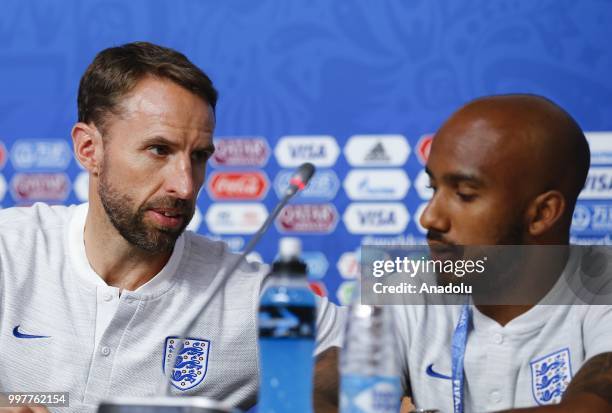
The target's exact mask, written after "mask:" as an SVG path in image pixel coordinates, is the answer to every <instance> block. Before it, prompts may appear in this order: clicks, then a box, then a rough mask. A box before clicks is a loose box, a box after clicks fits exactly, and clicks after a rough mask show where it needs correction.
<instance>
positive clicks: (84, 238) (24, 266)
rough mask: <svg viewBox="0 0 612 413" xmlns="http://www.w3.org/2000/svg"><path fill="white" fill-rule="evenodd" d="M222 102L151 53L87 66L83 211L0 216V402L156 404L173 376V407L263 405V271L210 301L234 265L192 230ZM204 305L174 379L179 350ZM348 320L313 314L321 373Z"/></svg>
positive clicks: (130, 53) (78, 147)
mask: <svg viewBox="0 0 612 413" xmlns="http://www.w3.org/2000/svg"><path fill="white" fill-rule="evenodd" d="M216 100H217V92H216V91H215V89H214V87H213V85H212V83H211V81H210V79H209V78H208V77H207V76H206V75H205V74H204V73H203V72H202V71H201V70H200V69H199V68H197V67H196V66H195V65H193V64H192V63H191V62H190V61H189V60H188V59H187V58H186V57H185V56H184V55H182V54H180V53H178V52H176V51H174V50H171V49H167V48H164V47H160V46H156V45H153V44H150V43H144V42H139V43H131V44H126V45H124V46H120V47H113V48H109V49H106V50H104V51H102V52H101V53H99V54H98V55H97V56H96V58H95V59H94V61H93V62H92V63H91V65H90V66H89V67H88V68H87V70H86V72H85V74H84V75H83V77H82V79H81V83H80V87H79V95H78V116H79V119H78V123H76V124H75V125H74V127H73V129H72V139H73V144H74V153H75V156H76V158H77V159H78V161H79V162H80V163H81V165H82V166H83V167H84V168H85V169H86V170H87V171H88V172H89V203H88V204H83V205H79V206H71V207H63V206H53V207H51V206H48V205H45V204H35V205H34V206H32V207H29V208H11V209H7V210H3V211H2V212H0V294H1V305H0V326H1V327H2V328H1V332H0V348H1V349H2V359H1V360H0V390H2V391H21V392H34V391H36V392H41V391H62V392H69V396H70V408H71V409H72V410H73V411H92V410H94V409H95V408H96V407H97V404H98V403H99V402H100V401H101V400H104V399H107V398H109V397H111V396H113V397H114V396H153V395H159V394H160V393H159V390H160V384H161V383H163V380H164V376H163V373H164V372H166V374H168V370H172V372H171V373H172V374H171V376H172V391H173V393H174V394H178V395H190V396H192V395H201V396H207V397H210V398H214V399H217V400H223V401H225V402H226V403H227V404H229V405H233V406H239V407H241V408H247V407H249V406H250V405H252V404H253V403H254V402H255V398H256V393H257V386H258V352H257V327H256V315H257V308H258V302H259V294H260V291H261V289H262V283H263V281H264V276H265V273H266V269H265V268H264V267H263V266H259V265H249V264H246V263H245V264H244V265H242V266H241V267H240V268H239V270H238V271H237V272H236V273H235V274H233V275H232V276H231V277H230V278H229V280H228V281H227V283H226V284H225V287H224V288H222V289H221V290H220V291H218V293H217V294H215V295H214V296H212V297H211V296H210V291H208V290H207V289H208V287H209V286H210V285H211V283H212V282H213V280H214V279H215V277H216V276H217V275H218V274H219V273H220V271H221V269H222V268H225V267H228V266H229V264H230V263H233V262H234V260H235V259H236V255H235V254H231V253H230V252H228V250H227V246H226V245H225V244H223V243H221V242H213V241H210V240H208V239H205V238H204V237H201V236H198V235H196V234H194V233H192V232H189V231H184V230H185V228H186V226H187V224H188V223H189V221H190V219H191V218H192V216H193V214H194V208H195V203H196V197H197V195H198V192H199V189H200V188H201V186H202V184H203V182H204V176H205V167H206V162H207V160H208V158H209V157H210V156H211V154H212V153H213V151H214V147H213V143H212V137H213V130H214V127H215V104H216ZM204 305H207V307H206V310H205V311H204V313H203V314H200V315H199V316H198V317H199V318H198V320H197V322H196V323H195V327H194V328H193V330H192V331H189V332H188V334H189V339H188V340H186V341H185V342H184V350H185V351H187V353H185V354H188V355H189V357H187V356H184V357H183V358H182V359H181V358H180V357H179V359H178V361H177V364H179V363H180V364H185V367H184V368H182V369H181V368H178V369H174V368H173V367H175V366H172V365H171V364H170V362H171V361H172V360H173V358H172V356H173V351H176V349H177V348H179V347H180V339H179V338H178V337H177V336H178V335H180V334H181V333H183V330H184V329H185V327H186V326H187V325H188V324H189V323H190V321H191V320H192V319H193V318H194V317H196V316H197V315H198V312H199V311H200V309H201V308H202V307H203V306H204ZM341 321H342V314H340V313H339V312H338V310H337V309H336V307H335V306H333V305H332V304H329V303H328V302H327V300H321V301H320V302H319V313H318V319H317V327H318V345H317V349H316V353H317V354H318V355H319V359H320V360H325V354H327V353H329V352H333V351H334V350H333V349H332V347H333V346H339V345H340V333H339V332H340V329H341V325H342V323H341ZM191 356H193V357H191ZM181 360H182V361H181ZM317 371H318V370H317ZM319 384H320V383H319Z"/></svg>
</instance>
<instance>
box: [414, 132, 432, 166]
mask: <svg viewBox="0 0 612 413" xmlns="http://www.w3.org/2000/svg"><path fill="white" fill-rule="evenodd" d="M433 137H434V135H433V134H431V133H430V134H427V135H423V136H421V139H419V142H418V143H417V146H416V153H417V157H418V158H419V162H421V164H423V165H425V164H426V163H427V159H429V151H430V150H431V142H432V141H433Z"/></svg>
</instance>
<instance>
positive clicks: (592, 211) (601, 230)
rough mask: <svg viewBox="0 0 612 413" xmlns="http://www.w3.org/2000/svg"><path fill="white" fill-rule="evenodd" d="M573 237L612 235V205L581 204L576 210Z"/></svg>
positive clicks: (597, 203) (599, 203) (603, 203)
mask: <svg viewBox="0 0 612 413" xmlns="http://www.w3.org/2000/svg"><path fill="white" fill-rule="evenodd" d="M571 232H572V234H573V235H604V234H611V233H612V203H605V202H579V203H578V204H577V205H576V208H574V214H573V217H572V226H571Z"/></svg>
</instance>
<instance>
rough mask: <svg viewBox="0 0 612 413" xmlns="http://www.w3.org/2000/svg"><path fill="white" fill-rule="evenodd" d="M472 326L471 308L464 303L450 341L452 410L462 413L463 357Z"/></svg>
mask: <svg viewBox="0 0 612 413" xmlns="http://www.w3.org/2000/svg"><path fill="white" fill-rule="evenodd" d="M471 328H472V308H471V307H470V306H469V305H468V304H464V305H463V307H462V308H461V314H460V315H459V321H458V322H457V327H455V332H454V333H453V341H452V342H451V357H452V380H451V381H452V383H453V412H454V413H463V411H464V403H463V402H464V400H463V395H464V391H463V386H464V383H465V380H464V378H463V373H464V372H463V358H464V356H465V347H466V345H467V337H468V333H469V332H470V329H471Z"/></svg>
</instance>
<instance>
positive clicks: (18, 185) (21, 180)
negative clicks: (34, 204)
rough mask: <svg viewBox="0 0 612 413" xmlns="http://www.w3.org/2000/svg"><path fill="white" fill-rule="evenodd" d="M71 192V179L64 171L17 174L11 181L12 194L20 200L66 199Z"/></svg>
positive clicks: (16, 199) (15, 198)
mask: <svg viewBox="0 0 612 413" xmlns="http://www.w3.org/2000/svg"><path fill="white" fill-rule="evenodd" d="M69 192H70V180H69V179H68V176H67V175H66V174H64V173H54V174H42V173H41V174H25V173H24V174H16V175H15V176H13V179H12V181H11V194H12V196H13V199H14V200H15V201H18V202H28V201H42V200H44V201H64V200H65V199H66V198H67V197H68V193H69Z"/></svg>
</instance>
